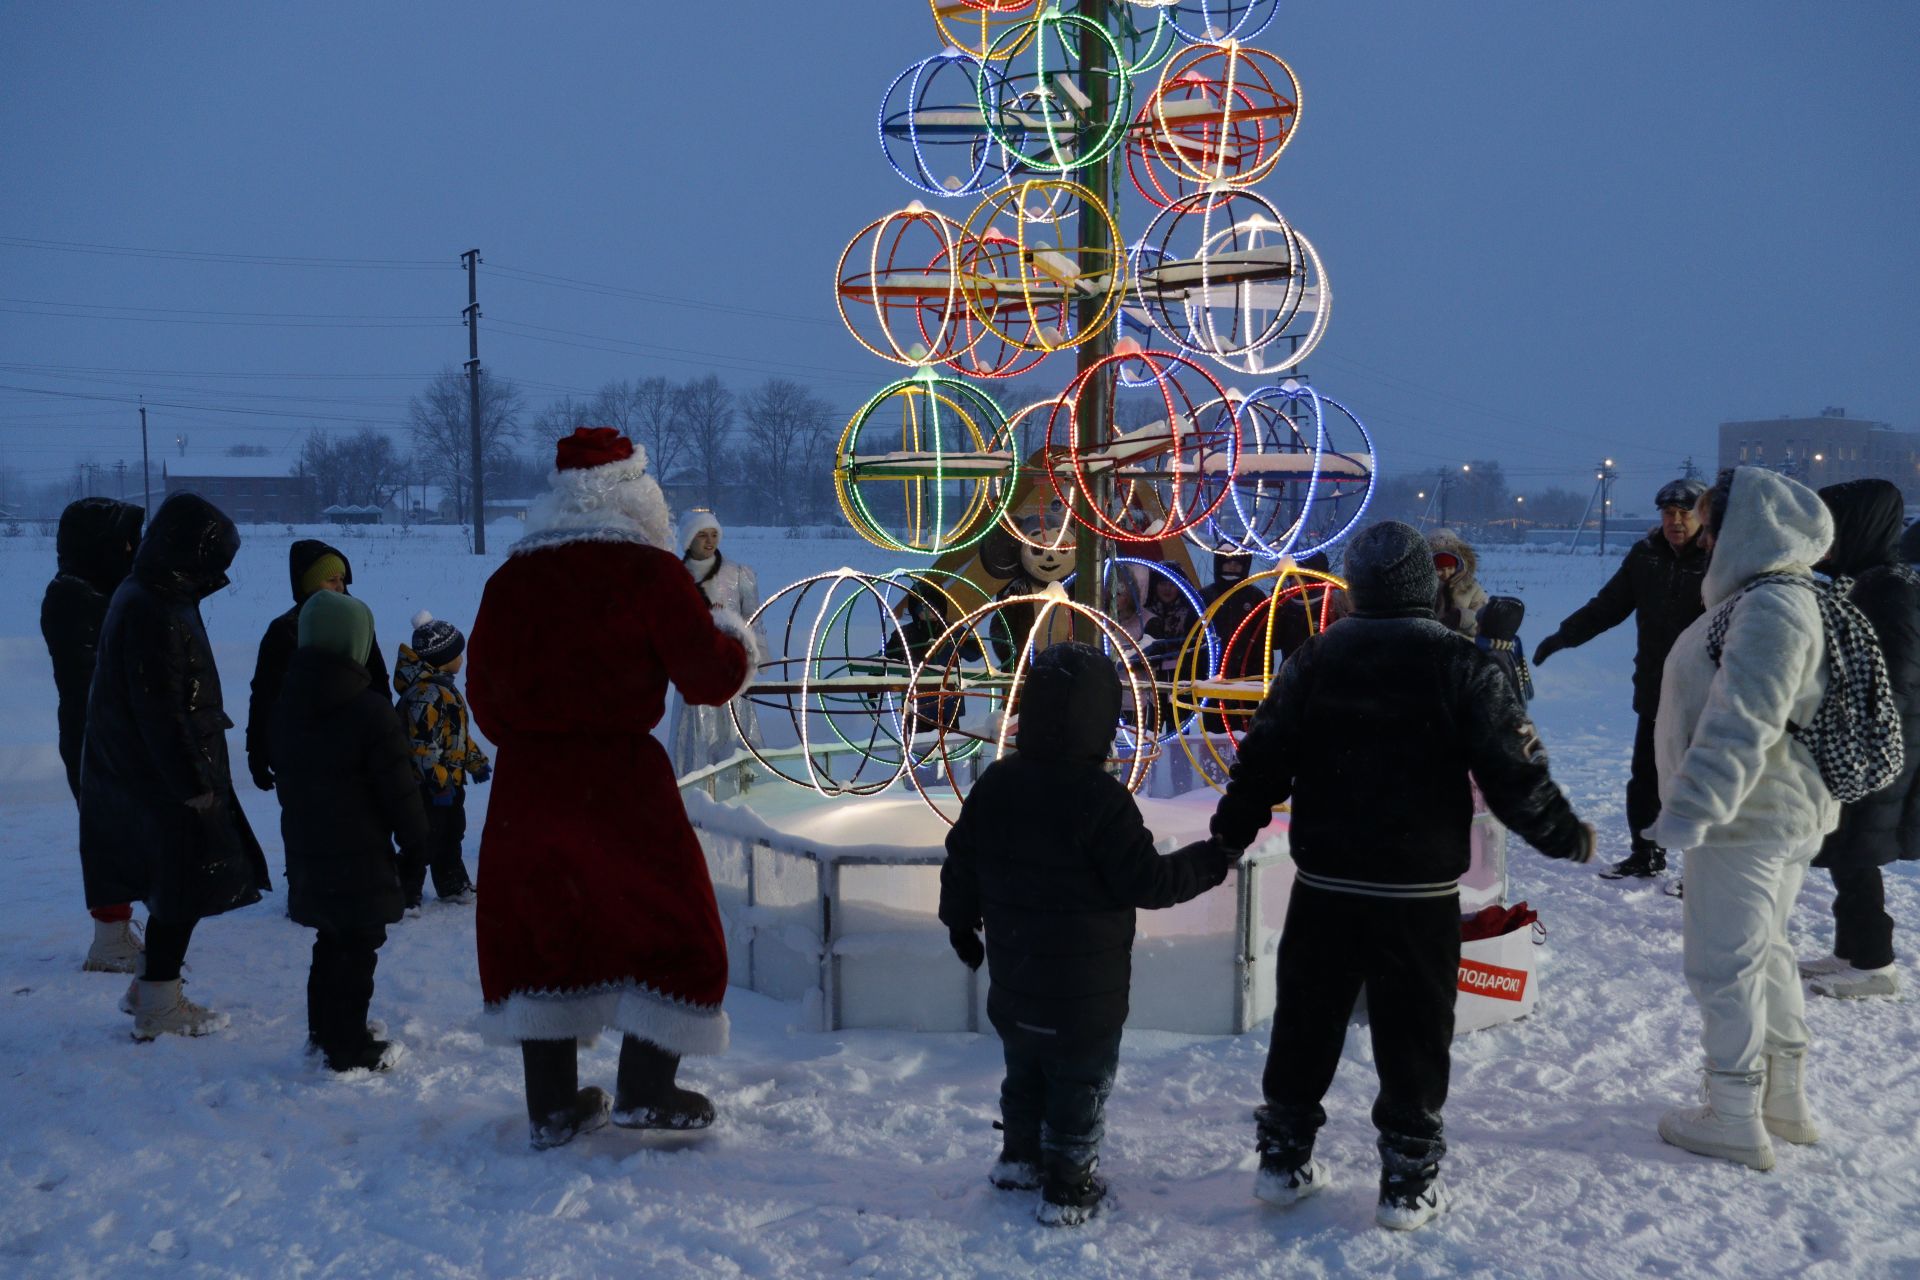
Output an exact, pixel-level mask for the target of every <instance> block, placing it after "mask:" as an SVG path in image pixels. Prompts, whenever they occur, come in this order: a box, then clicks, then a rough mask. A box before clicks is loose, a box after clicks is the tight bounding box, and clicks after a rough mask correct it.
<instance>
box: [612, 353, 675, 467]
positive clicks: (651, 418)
mask: <svg viewBox="0 0 1920 1280" xmlns="http://www.w3.org/2000/svg"><path fill="white" fill-rule="evenodd" d="M616 387H620V388H622V390H621V392H620V395H619V402H620V403H619V412H620V414H621V417H620V419H619V421H620V422H621V424H622V425H621V428H620V429H621V430H622V431H625V432H626V433H627V435H628V436H629V437H631V438H632V439H634V440H636V441H638V442H639V443H640V444H641V445H643V446H644V447H645V448H646V451H647V466H648V468H649V469H650V470H651V471H652V472H653V474H654V475H655V476H657V477H658V478H659V479H660V481H661V483H663V484H664V483H665V482H666V479H667V477H668V476H669V475H670V474H672V472H673V470H674V468H675V467H678V466H680V465H682V464H683V463H684V462H685V461H686V456H687V440H686V436H685V435H684V434H682V432H681V427H680V397H679V395H678V394H677V392H676V390H675V388H674V385H673V384H672V383H671V382H668V381H667V380H666V379H665V378H660V377H654V378H642V379H640V381H638V382H628V383H608V384H607V387H606V388H605V389H604V390H602V391H601V393H600V394H601V395H602V396H606V397H609V400H608V406H607V407H608V408H609V409H612V408H613V407H614V405H613V401H612V397H611V393H612V392H613V391H614V388H616Z"/></svg>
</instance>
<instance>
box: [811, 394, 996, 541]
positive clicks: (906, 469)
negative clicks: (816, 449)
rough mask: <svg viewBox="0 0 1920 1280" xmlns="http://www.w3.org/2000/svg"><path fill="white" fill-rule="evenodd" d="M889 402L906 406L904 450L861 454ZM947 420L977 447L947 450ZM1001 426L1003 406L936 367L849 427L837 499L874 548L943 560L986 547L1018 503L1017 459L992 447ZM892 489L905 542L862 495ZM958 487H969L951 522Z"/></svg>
mask: <svg viewBox="0 0 1920 1280" xmlns="http://www.w3.org/2000/svg"><path fill="white" fill-rule="evenodd" d="M889 401H897V402H899V404H900V406H901V411H900V412H901V422H900V446H899V448H898V450H888V451H885V452H883V453H878V454H873V455H863V454H861V453H860V444H861V437H862V434H863V433H864V432H865V430H866V429H867V427H868V426H870V425H873V423H874V415H875V413H876V412H878V411H879V409H880V408H881V407H882V406H883V405H885V404H887V403H888V402H889ZM968 402H971V403H968ZM943 416H944V418H945V424H944V426H945V429H946V430H950V431H952V432H953V434H954V435H955V437H956V439H957V440H958V441H959V442H961V443H963V444H967V445H970V446H971V447H970V448H961V449H955V448H953V447H951V446H950V445H949V444H948V443H947V440H946V437H945V434H944V433H943V421H942V419H943ZM983 420H985V426H984V429H983V426H982V421H983ZM1001 421H1002V419H1001V418H1000V410H999V407H998V406H997V405H995V404H994V403H993V402H992V401H991V400H989V399H988V398H987V397H986V396H985V395H984V394H982V393H981V392H980V391H979V390H977V389H976V388H974V387H972V386H970V385H969V384H967V383H965V382H960V381H958V380H956V379H952V378H940V377H936V376H934V375H933V373H932V370H931V369H930V368H926V369H922V370H920V371H919V372H917V373H915V374H914V375H913V376H912V377H908V378H902V379H901V380H900V381H898V382H895V383H893V384H891V385H890V386H887V387H885V388H883V389H882V390H881V391H880V392H878V393H877V394H876V395H875V396H874V397H873V398H872V399H871V400H868V401H867V403H866V404H864V405H862V406H861V407H860V409H859V411H858V412H856V413H855V414H854V415H853V417H852V418H851V419H849V420H848V422H847V425H846V429H845V430H844V431H842V432H841V435H840V441H839V444H838V445H837V446H836V448H835V451H834V465H833V486H834V496H835V497H836V498H838V499H839V502H840V510H841V512H842V513H843V514H844V515H845V516H846V518H847V523H849V524H851V525H852V526H853V528H854V531H855V532H857V533H858V534H859V535H860V536H861V537H863V538H865V539H866V540H867V541H868V542H871V543H873V544H874V545H875V546H877V547H885V548H886V549H887V550H889V551H900V552H905V553H907V554H910V555H938V554H940V553H941V552H945V551H954V550H958V549H960V548H962V547H966V546H970V545H972V544H973V543H974V542H977V541H979V540H980V539H981V538H982V537H984V536H986V533H987V530H988V529H990V528H991V527H992V524H993V521H994V520H995V519H997V518H998V517H999V515H1000V513H1001V512H1002V511H1004V510H1005V509H1006V506H1007V504H1008V503H1009V502H1010V501H1011V500H1012V496H1013V485H1012V483H1011V475H1012V472H1013V469H1014V467H1015V466H1016V465H1017V463H1016V460H1015V459H1013V458H1011V457H1007V458H1004V459H1003V458H999V457H996V456H994V455H993V452H992V450H991V449H989V447H988V445H989V442H991V441H992V440H994V439H996V438H997V437H998V436H999V428H1000V422H1001ZM893 483H897V484H899V485H901V486H902V498H903V507H904V513H905V518H906V521H907V528H906V530H905V535H906V536H905V537H895V536H894V534H892V533H891V532H889V531H888V530H887V529H886V528H885V527H884V526H883V525H881V523H880V521H879V519H878V517H877V516H876V515H875V514H874V512H873V511H872V509H871V508H870V507H869V506H868V504H867V502H866V499H865V498H864V497H862V496H861V493H860V489H859V486H861V485H863V484H893ZM953 483H957V484H962V485H966V486H968V488H967V491H966V494H965V496H964V498H962V499H961V500H960V501H959V502H958V503H957V504H955V507H954V514H953V516H952V518H951V519H949V518H948V502H947V495H946V486H947V485H948V484H953ZM929 487H930V492H929Z"/></svg>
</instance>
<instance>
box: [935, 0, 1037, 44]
mask: <svg viewBox="0 0 1920 1280" xmlns="http://www.w3.org/2000/svg"><path fill="white" fill-rule="evenodd" d="M928 4H929V5H930V6H931V7H932V9H933V25H934V26H935V27H937V28H939V31H940V38H941V39H942V40H945V41H946V42H947V43H948V44H950V45H952V46H953V47H954V48H955V49H957V50H959V51H960V52H962V53H968V54H971V55H973V56H974V57H975V58H986V57H989V56H995V57H1001V58H1011V57H1015V56H1017V55H1018V54H1019V53H1020V51H1021V50H1022V49H1024V48H1025V47H1026V41H1025V40H1018V39H1016V40H1013V41H1012V43H1011V45H1010V47H1008V48H1007V49H1005V50H1003V51H1001V52H999V53H997V54H995V53H994V52H993V50H994V46H995V45H996V44H999V43H1001V42H1002V41H1003V40H1006V39H1008V38H1010V37H1014V36H1017V35H1019V33H1020V32H1022V31H1026V32H1029V33H1031V30H1032V24H1031V23H1029V22H1028V20H1027V11H1028V10H1030V9H1032V8H1033V5H1034V0H928ZM1028 38H1029V39H1030V38H1031V34H1029V36H1028Z"/></svg>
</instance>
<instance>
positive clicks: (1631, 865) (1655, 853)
mask: <svg viewBox="0 0 1920 1280" xmlns="http://www.w3.org/2000/svg"><path fill="white" fill-rule="evenodd" d="M1666 869H1667V851H1666V850H1665V849H1662V848H1661V847H1660V846H1659V845H1652V846H1650V847H1648V848H1645V849H1635V850H1634V851H1633V852H1632V853H1631V854H1629V855H1627V856H1626V857H1624V858H1622V859H1621V860H1620V861H1618V862H1616V863H1614V864H1613V865H1612V866H1611V867H1608V868H1607V869H1606V870H1605V871H1602V872H1601V873H1600V878H1601V879H1602V880H1650V879H1652V878H1653V877H1654V876H1657V875H1659V874H1660V873H1661V872H1663V871H1665V870H1666Z"/></svg>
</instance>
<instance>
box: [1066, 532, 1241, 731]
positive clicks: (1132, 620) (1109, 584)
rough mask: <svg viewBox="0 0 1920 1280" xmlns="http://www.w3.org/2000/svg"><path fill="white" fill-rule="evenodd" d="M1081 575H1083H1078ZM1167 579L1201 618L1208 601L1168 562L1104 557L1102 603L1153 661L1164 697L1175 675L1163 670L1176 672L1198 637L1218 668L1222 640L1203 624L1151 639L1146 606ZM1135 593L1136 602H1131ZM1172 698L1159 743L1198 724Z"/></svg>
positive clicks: (1162, 719)
mask: <svg viewBox="0 0 1920 1280" xmlns="http://www.w3.org/2000/svg"><path fill="white" fill-rule="evenodd" d="M1075 576H1077V575H1075ZM1073 580H1074V579H1073V577H1072V576H1070V577H1068V578H1067V579H1066V580H1065V581H1064V582H1062V583H1061V584H1060V585H1061V586H1062V587H1066V588H1071V587H1072V585H1073ZM1156 581H1166V582H1170V583H1172V584H1173V585H1174V587H1175V588H1176V589H1177V590H1178V591H1179V592H1180V594H1181V595H1182V596H1184V597H1185V598H1186V601H1187V604H1188V606H1189V607H1190V608H1192V610H1193V616H1194V617H1195V618H1201V617H1203V616H1204V615H1205V613H1206V611H1207V605H1206V602H1205V601H1204V600H1202V599H1201V598H1200V593H1199V592H1198V591H1196V590H1195V589H1194V587H1193V584H1192V583H1191V582H1189V581H1187V578H1186V575H1185V574H1183V573H1181V572H1179V571H1178V570H1177V569H1175V568H1173V566H1171V565H1169V564H1167V562H1166V561H1164V560H1142V559H1139V558H1138V557H1135V556H1115V557H1114V558H1113V559H1111V560H1104V561H1102V562H1101V565H1100V607H1101V611H1102V612H1103V613H1104V614H1105V615H1106V616H1107V617H1108V618H1109V619H1111V620H1112V621H1113V622H1115V623H1117V624H1118V625H1119V626H1120V629H1121V630H1123V631H1125V632H1126V633H1127V634H1128V635H1130V636H1132V637H1133V638H1134V639H1135V640H1136V641H1137V642H1139V644H1140V645H1141V646H1142V651H1143V652H1144V653H1145V654H1146V656H1147V661H1148V662H1149V664H1151V665H1152V667H1153V670H1154V675H1155V681H1156V684H1157V685H1158V686H1159V692H1160V695H1161V697H1162V698H1163V699H1168V691H1169V689H1171V687H1172V681H1171V679H1163V678H1162V677H1161V672H1162V671H1165V672H1166V673H1167V674H1168V676H1171V675H1172V673H1173V672H1174V670H1175V666H1176V662H1177V657H1178V655H1179V654H1180V653H1183V652H1184V651H1185V648H1186V645H1188V644H1190V643H1192V641H1193V639H1194V638H1195V637H1196V636H1199V637H1201V638H1202V642H1203V643H1204V644H1205V646H1206V649H1207V652H1208V654H1209V655H1210V658H1209V662H1208V665H1207V667H1206V669H1207V670H1208V671H1213V670H1216V669H1217V668H1218V666H1219V658H1220V644H1219V641H1218V640H1217V639H1216V638H1215V637H1214V636H1213V634H1212V633H1211V632H1209V631H1208V630H1207V629H1206V628H1205V627H1204V626H1202V627H1197V628H1196V629H1195V630H1193V631H1191V632H1189V633H1188V634H1187V635H1184V636H1181V637H1180V638H1179V639H1178V640H1167V639H1161V638H1151V637H1148V636H1147V634H1146V631H1145V626H1146V610H1147V606H1148V604H1149V603H1151V601H1152V598H1153V590H1154V583H1155V582H1156ZM1129 596H1131V597H1132V598H1131V600H1129ZM1171 705H1172V704H1171V701H1170V700H1165V701H1163V703H1162V706H1161V712H1162V714H1161V717H1160V732H1159V736H1158V737H1157V738H1156V739H1155V741H1156V742H1157V743H1159V744H1164V743H1165V742H1166V740H1167V739H1168V738H1171V737H1172V736H1174V735H1175V734H1177V733H1185V732H1187V731H1188V730H1189V729H1191V728H1192V727H1193V716H1192V715H1188V716H1187V717H1186V718H1185V719H1182V718H1181V717H1180V716H1178V715H1173V714H1170V713H1169V708H1170V707H1171Z"/></svg>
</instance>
